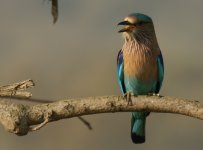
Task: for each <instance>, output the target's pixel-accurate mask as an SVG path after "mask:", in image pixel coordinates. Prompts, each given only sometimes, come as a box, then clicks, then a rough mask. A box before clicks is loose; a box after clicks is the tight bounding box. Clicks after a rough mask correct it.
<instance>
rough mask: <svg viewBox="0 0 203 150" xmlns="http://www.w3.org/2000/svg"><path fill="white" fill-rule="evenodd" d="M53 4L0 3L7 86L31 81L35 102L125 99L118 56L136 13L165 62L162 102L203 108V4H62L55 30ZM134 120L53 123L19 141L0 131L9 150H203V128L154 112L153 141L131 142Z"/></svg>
mask: <svg viewBox="0 0 203 150" xmlns="http://www.w3.org/2000/svg"><path fill="white" fill-rule="evenodd" d="M50 7H51V3H50V2H48V0H37V1H36V0H18V1H16V0H1V5H0V18H1V23H0V33H1V34H0V68H1V73H0V84H1V85H5V84H8V83H13V82H18V81H21V80H25V79H28V78H31V79H33V80H34V81H35V83H36V87H35V88H34V89H32V93H33V95H34V96H33V98H40V99H50V100H58V99H63V98H67V97H87V96H101V95H117V94H121V93H120V89H119V86H118V83H117V75H116V57H117V53H118V50H119V49H120V48H121V47H122V44H123V39H122V37H121V35H120V34H118V33H117V30H118V28H117V26H116V25H117V23H118V22H119V21H122V20H123V18H124V17H125V16H126V15H128V14H129V13H132V12H141V13H144V14H148V15H149V16H151V17H152V19H153V21H154V25H155V30H156V34H157V38H158V41H159V45H160V47H161V49H162V54H163V56H164V61H165V79H164V83H163V87H162V90H161V94H162V95H170V96H177V97H183V98H188V99H189V98H191V99H197V100H200V101H201V102H203V100H202V99H203V92H202V89H203V59H202V57H203V49H202V43H203V38H202V37H203V29H202V26H203V19H202V18H203V1H202V0H193V1H191V0H170V1H163V0H153V1H148V0H125V1H124V0H108V1H107V0H94V1H93V0H85V1H84V0H74V1H73V0H59V20H58V21H57V23H56V24H54V25H53V24H52V17H51V14H50ZM130 117H131V114H130V113H114V114H98V115H90V116H85V118H86V119H87V120H88V121H90V122H91V124H92V126H93V130H92V131H89V130H88V129H87V127H86V126H85V125H84V124H82V123H81V122H80V121H79V119H77V118H72V119H66V120H61V121H57V122H53V123H50V124H48V125H46V126H45V127H44V128H42V129H41V130H39V131H37V132H33V133H29V134H28V135H27V136H23V137H18V136H16V135H13V134H10V133H8V132H6V131H5V130H4V129H3V128H2V127H0V149H3V150H12V149H15V150H22V149H29V150H36V149H43V150H55V149H68V150H104V149H116V150H123V149H132V150H133V149H137V150H138V149H139V150H145V149H156V150H162V149H164V150H171V149H173V150H191V149H195V150H202V148H203V142H202V139H203V122H202V121H200V120H197V119H194V118H190V117H186V116H181V115H174V114H157V113H151V115H150V117H148V119H147V127H146V130H147V133H146V138H147V141H146V143H145V144H142V145H134V144H132V142H131V139H130Z"/></svg>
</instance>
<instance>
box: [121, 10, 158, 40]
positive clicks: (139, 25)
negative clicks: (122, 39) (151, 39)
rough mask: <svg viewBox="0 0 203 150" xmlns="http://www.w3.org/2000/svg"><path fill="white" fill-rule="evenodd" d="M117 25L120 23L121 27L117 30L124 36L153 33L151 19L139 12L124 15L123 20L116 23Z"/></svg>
mask: <svg viewBox="0 0 203 150" xmlns="http://www.w3.org/2000/svg"><path fill="white" fill-rule="evenodd" d="M118 25H122V26H123V28H122V29H120V30H119V31H118V32H119V33H123V34H124V36H131V37H135V36H136V35H138V34H141V33H153V32H154V26H153V22H152V19H151V18H150V17H149V16H147V15H144V14H141V13H134V14H130V15H128V16H127V17H125V19H124V21H122V22H120V23H118Z"/></svg>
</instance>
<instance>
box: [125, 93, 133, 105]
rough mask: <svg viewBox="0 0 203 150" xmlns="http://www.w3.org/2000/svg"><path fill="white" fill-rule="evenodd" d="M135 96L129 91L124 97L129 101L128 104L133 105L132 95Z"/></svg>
mask: <svg viewBox="0 0 203 150" xmlns="http://www.w3.org/2000/svg"><path fill="white" fill-rule="evenodd" d="M132 96H134V94H133V93H132V92H127V93H125V94H124V95H123V97H124V99H125V100H126V101H127V103H128V105H132V99H131V97H132Z"/></svg>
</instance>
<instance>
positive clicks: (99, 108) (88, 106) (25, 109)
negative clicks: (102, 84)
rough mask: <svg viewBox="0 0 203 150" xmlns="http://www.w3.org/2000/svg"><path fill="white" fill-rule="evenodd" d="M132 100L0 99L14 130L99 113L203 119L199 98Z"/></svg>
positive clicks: (1, 118)
mask: <svg viewBox="0 0 203 150" xmlns="http://www.w3.org/2000/svg"><path fill="white" fill-rule="evenodd" d="M26 81H29V82H30V81H32V80H26ZM23 82H24V81H23ZM30 85H32V86H33V85H34V84H30ZM3 87H4V86H3ZM23 87H24V88H23V89H26V88H25V87H30V86H23ZM20 89H22V88H20ZM0 91H1V87H0ZM131 100H132V103H130V105H129V103H128V102H127V101H126V99H125V98H123V97H121V96H102V97H87V98H75V99H65V100H59V101H55V102H53V103H45V104H36V105H32V106H31V105H25V104H17V103H14V102H8V100H6V99H5V100H1V101H0V123H1V124H2V125H3V126H4V128H5V129H6V130H7V131H9V132H11V133H15V134H17V135H26V134H27V133H28V132H30V131H36V130H38V129H40V128H42V127H43V126H44V125H46V124H47V123H49V122H52V121H57V120H60V119H65V118H72V117H78V116H83V115H90V114H98V113H113V112H132V111H149V112H162V113H175V114H181V115H186V116H190V117H194V118H198V119H202V120H203V106H202V105H201V104H200V103H199V102H198V101H195V100H187V99H182V98H174V97H158V96H138V97H131Z"/></svg>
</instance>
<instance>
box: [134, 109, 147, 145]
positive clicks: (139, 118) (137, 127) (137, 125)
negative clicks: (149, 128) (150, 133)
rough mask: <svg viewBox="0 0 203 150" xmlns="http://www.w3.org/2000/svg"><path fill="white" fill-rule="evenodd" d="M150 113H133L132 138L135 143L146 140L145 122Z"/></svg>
mask: <svg viewBox="0 0 203 150" xmlns="http://www.w3.org/2000/svg"><path fill="white" fill-rule="evenodd" d="M148 114H149V113H148ZM148 114H147V113H146V112H133V113H132V120H131V139H132V141H133V143H135V144H139V143H144V142H145V123H146V117H147V115H148Z"/></svg>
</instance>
